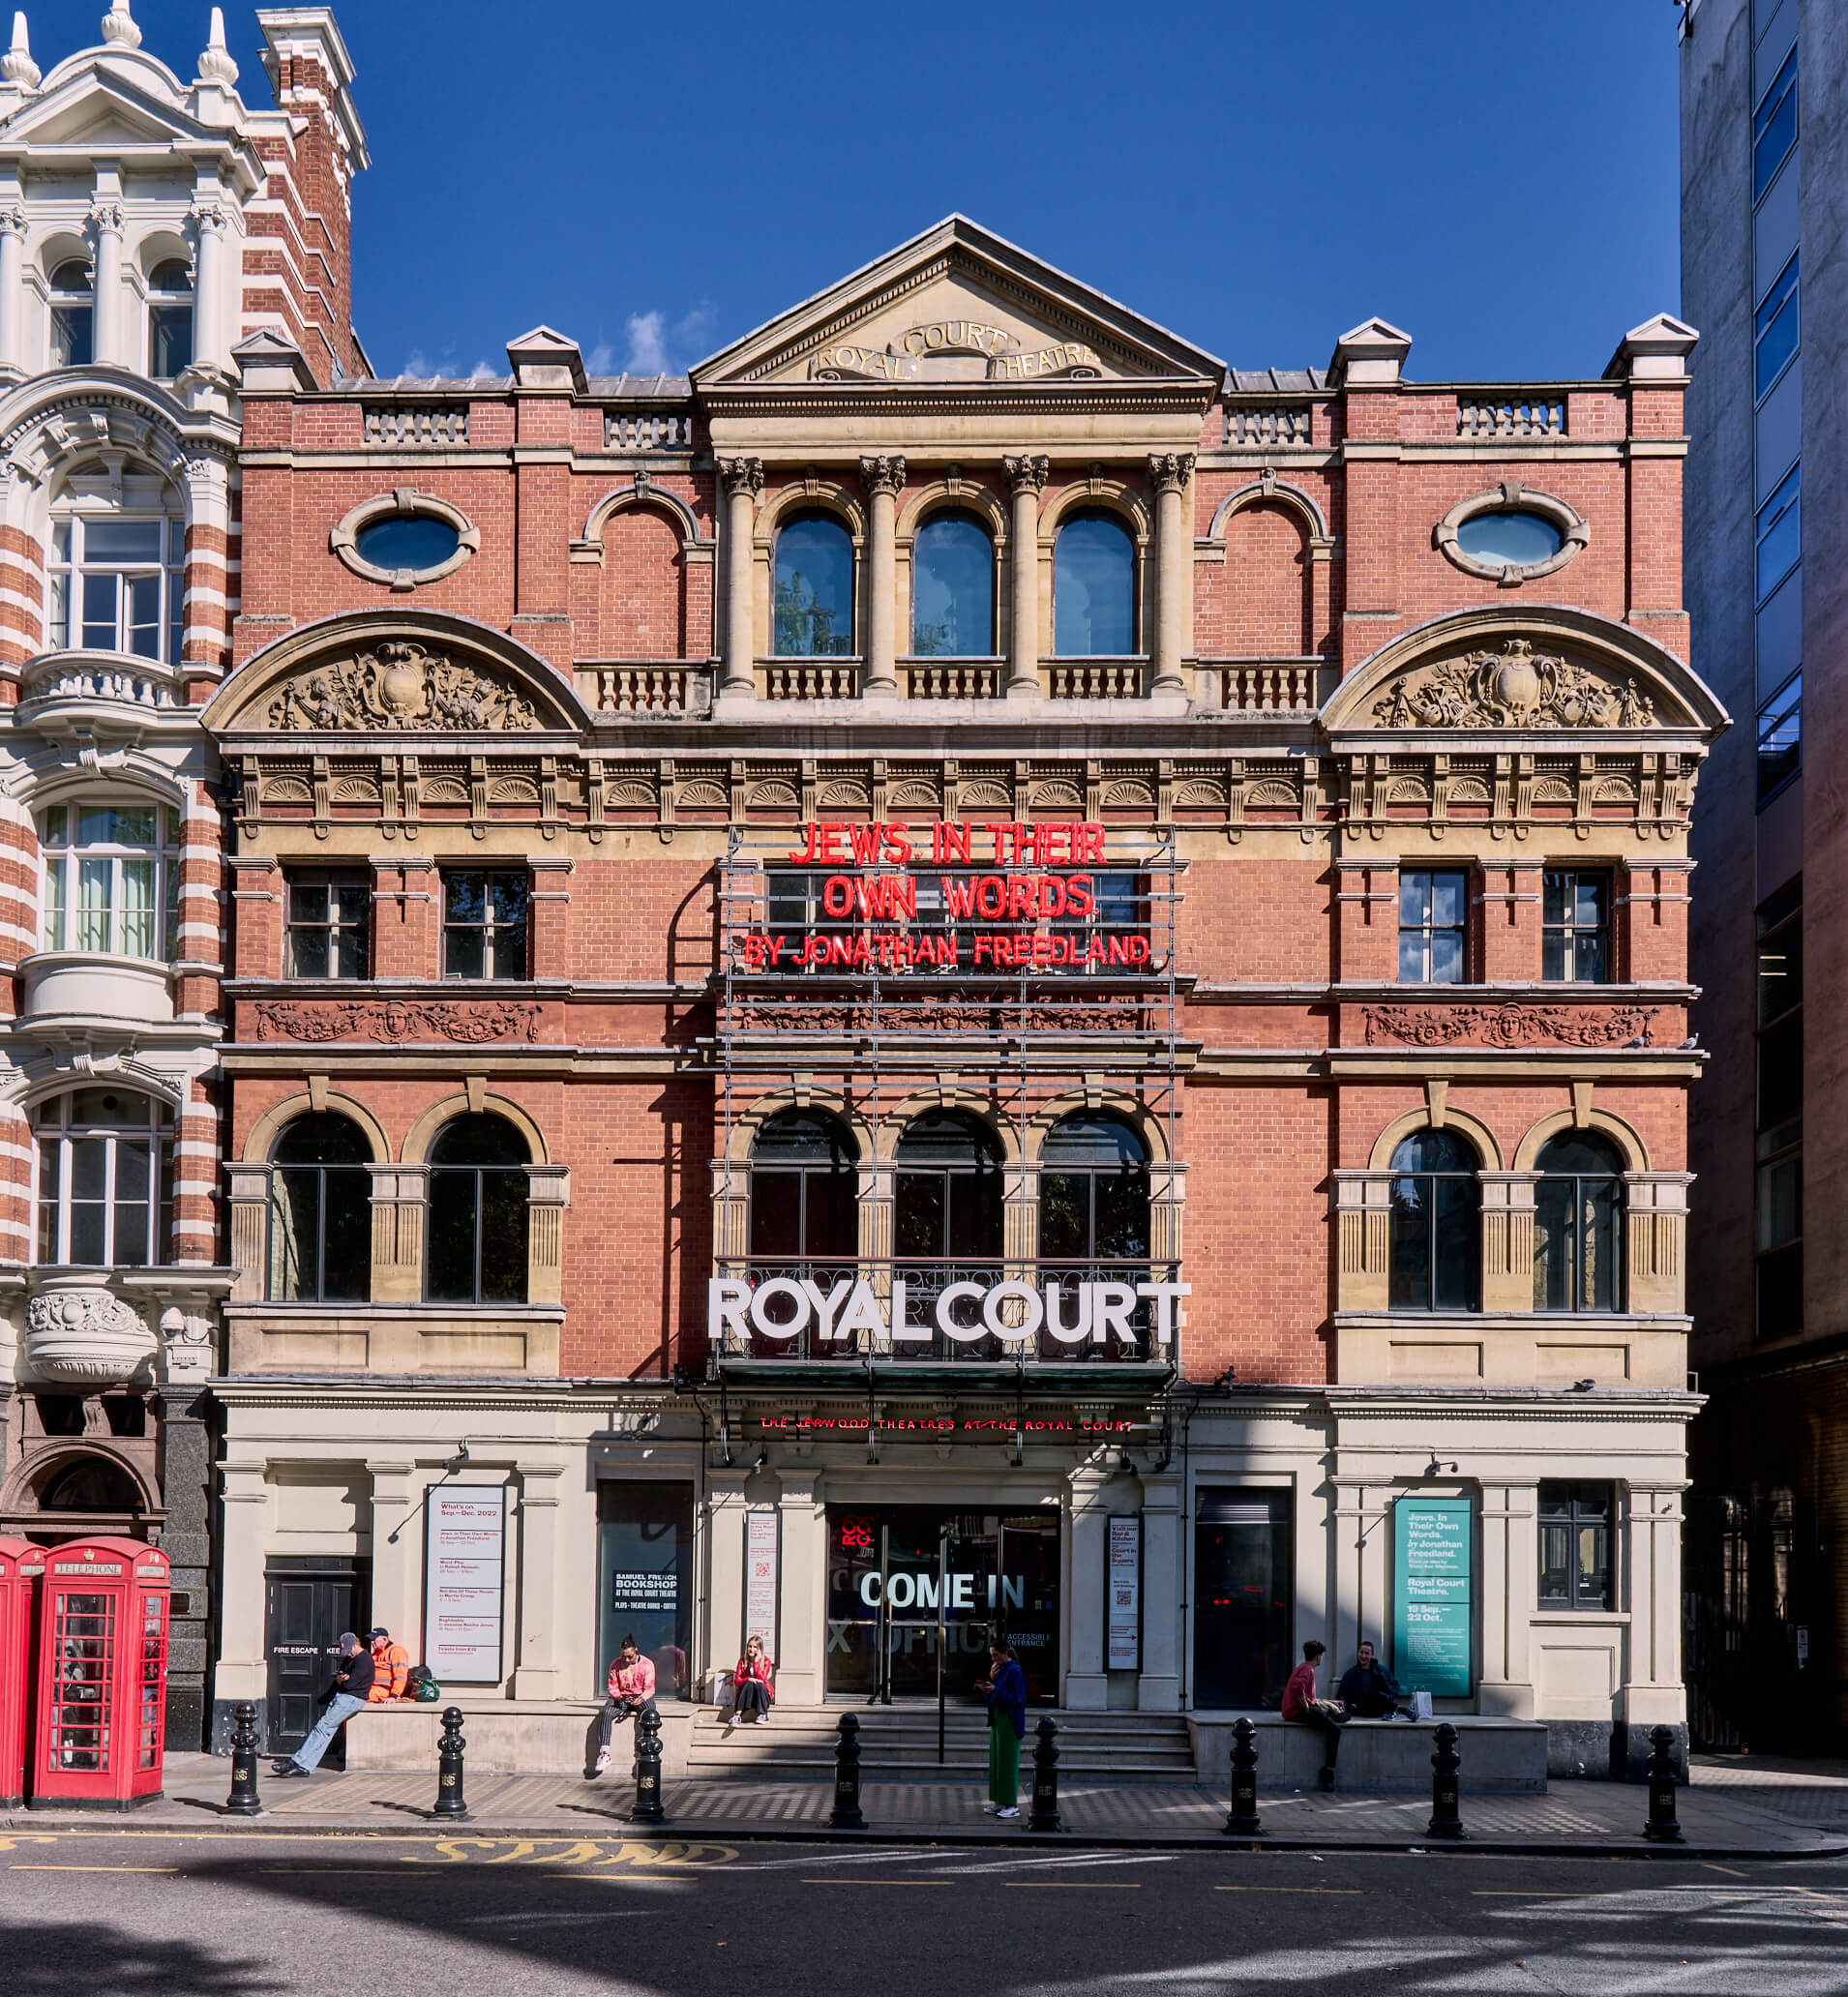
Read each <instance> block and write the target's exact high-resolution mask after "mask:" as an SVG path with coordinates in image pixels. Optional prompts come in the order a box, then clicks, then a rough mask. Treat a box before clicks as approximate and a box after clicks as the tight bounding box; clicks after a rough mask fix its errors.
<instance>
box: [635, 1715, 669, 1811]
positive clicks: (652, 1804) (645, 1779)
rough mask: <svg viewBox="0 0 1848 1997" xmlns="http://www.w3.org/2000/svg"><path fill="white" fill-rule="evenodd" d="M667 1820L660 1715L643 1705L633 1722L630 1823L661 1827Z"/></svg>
mask: <svg viewBox="0 0 1848 1997" xmlns="http://www.w3.org/2000/svg"><path fill="white" fill-rule="evenodd" d="M667 1817H668V1813H667V1811H666V1810H665V1809H663V1808H662V1806H661V1715H660V1714H658V1713H657V1712H656V1711H655V1710H654V1708H653V1707H652V1706H646V1707H643V1709H642V1711H641V1714H640V1716H639V1717H638V1718H637V1720H636V1806H635V1808H634V1809H632V1810H631V1811H630V1812H629V1821H630V1823H632V1824H663V1823H666V1822H667Z"/></svg>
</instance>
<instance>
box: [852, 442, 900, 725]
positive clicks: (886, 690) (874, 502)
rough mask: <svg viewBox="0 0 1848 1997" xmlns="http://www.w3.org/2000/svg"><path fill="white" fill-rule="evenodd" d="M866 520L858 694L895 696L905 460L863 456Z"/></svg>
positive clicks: (896, 690) (861, 472)
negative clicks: (863, 626)
mask: <svg viewBox="0 0 1848 1997" xmlns="http://www.w3.org/2000/svg"><path fill="white" fill-rule="evenodd" d="M860 481H861V483H862V484H863V485H864V486H865V488H866V497H867V502H868V507H869V522H868V532H867V542H866V676H865V678H864V679H863V680H862V681H861V684H860V691H861V693H862V694H895V693H897V692H898V641H897V622H898V617H897V612H898V601H897V599H898V550H897V545H896V544H897V537H898V495H899V492H900V490H901V488H902V487H903V486H904V484H905V460H904V459H903V458H862V459H861V460H860Z"/></svg>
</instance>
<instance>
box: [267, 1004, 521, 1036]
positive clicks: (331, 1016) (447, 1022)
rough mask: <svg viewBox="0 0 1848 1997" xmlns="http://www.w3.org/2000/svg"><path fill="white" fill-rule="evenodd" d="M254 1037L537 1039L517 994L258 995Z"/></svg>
mask: <svg viewBox="0 0 1848 1997" xmlns="http://www.w3.org/2000/svg"><path fill="white" fill-rule="evenodd" d="M255 1013H256V1037H257V1038H258V1039H259V1040H311V1041H313V1042H316V1043H317V1044H318V1043H322V1042H326V1041H330V1040H373V1041H378V1040H386V1041H404V1040H465V1041H469V1042H471V1043H481V1042H487V1041H491V1040H536V1039H538V1037H539V1007H538V1006H537V1005H535V1004H533V1003H531V1002H530V1001H529V1000H524V999H519V998H494V999H484V1000H480V1001H478V1002H475V1003H472V1004H471V1003H461V1002H457V1001H455V1000H451V999H442V998H336V999H325V1000H322V999H304V998H261V999H258V1000H257V1002H256V1006H255Z"/></svg>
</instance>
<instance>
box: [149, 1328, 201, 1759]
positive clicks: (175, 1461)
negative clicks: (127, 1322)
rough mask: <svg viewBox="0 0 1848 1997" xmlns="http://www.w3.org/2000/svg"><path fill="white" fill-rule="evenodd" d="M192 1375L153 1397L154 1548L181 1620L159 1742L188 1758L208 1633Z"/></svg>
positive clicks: (197, 1742)
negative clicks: (157, 1471) (157, 1514)
mask: <svg viewBox="0 0 1848 1997" xmlns="http://www.w3.org/2000/svg"><path fill="white" fill-rule="evenodd" d="M207 1370H209V1359H207V1360H205V1361H204V1362H203V1363H201V1365H200V1366H199V1367H198V1368H197V1369H196V1371H195V1369H193V1368H189V1369H188V1372H189V1374H190V1375H193V1376H194V1377H188V1378H185V1379H176V1378H169V1379H168V1380H166V1381H164V1382H163V1383H162V1385H161V1387H160V1395H161V1502H162V1504H163V1505H165V1507H166V1523H165V1525H164V1527H163V1529H162V1532H161V1547H162V1550H163V1551H164V1553H165V1555H166V1557H167V1559H168V1560H169V1561H170V1562H171V1563H172V1575H171V1579H172V1586H173V1591H174V1594H175V1595H184V1596H185V1598H186V1609H185V1613H184V1614H178V1613H176V1614H175V1615H173V1616H172V1618H171V1620H170V1621H169V1623H168V1626H167V1648H166V1671H167V1682H166V1744H167V1746H168V1747H169V1748H171V1749H173V1750H174V1751H175V1752H184V1753H188V1754H196V1753H197V1752H198V1750H199V1748H200V1747H201V1746H203V1745H204V1744H205V1737H206V1726H207V1719H206V1712H205V1696H206V1684H205V1667H206V1654H207V1651H208V1649H209V1643H210V1634H211V1589H212V1580H211V1576H212V1550H211V1517H210V1510H211V1482H212V1468H211V1465H212V1446H211V1440H210V1437H209V1436H208V1435H207V1433H206V1425H205V1423H206V1400H207V1395H206V1392H205V1385H204V1382H203V1380H202V1379H200V1378H198V1377H196V1373H202V1372H204V1371H207Z"/></svg>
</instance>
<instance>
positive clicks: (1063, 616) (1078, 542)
mask: <svg viewBox="0 0 1848 1997" xmlns="http://www.w3.org/2000/svg"><path fill="white" fill-rule="evenodd" d="M1135 649H1136V549H1135V544H1134V543H1133V542H1132V541H1131V540H1130V538H1129V535H1128V533H1127V532H1126V531H1125V529H1124V527H1123V523H1122V522H1121V521H1119V520H1118V518H1117V516H1116V515H1115V514H1113V513H1091V512H1088V513H1074V514H1072V515H1071V516H1070V517H1069V518H1068V519H1067V520H1066V521H1065V522H1064V524H1063V525H1062V526H1061V527H1060V528H1059V530H1058V540H1057V541H1056V542H1054V544H1053V650H1054V651H1055V652H1056V653H1058V656H1059V657H1061V658H1067V659H1072V658H1077V659H1122V658H1127V657H1129V656H1130V655H1131V654H1132V653H1133V652H1134V651H1135Z"/></svg>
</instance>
